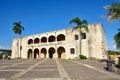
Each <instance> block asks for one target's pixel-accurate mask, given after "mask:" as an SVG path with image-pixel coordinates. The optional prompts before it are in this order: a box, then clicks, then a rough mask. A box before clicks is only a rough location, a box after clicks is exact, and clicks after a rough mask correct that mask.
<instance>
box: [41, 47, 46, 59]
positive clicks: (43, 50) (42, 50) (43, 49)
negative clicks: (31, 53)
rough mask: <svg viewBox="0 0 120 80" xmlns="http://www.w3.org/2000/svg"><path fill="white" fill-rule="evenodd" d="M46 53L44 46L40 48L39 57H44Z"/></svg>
mask: <svg viewBox="0 0 120 80" xmlns="http://www.w3.org/2000/svg"><path fill="white" fill-rule="evenodd" d="M46 54H47V50H46V49H45V48H42V49H41V54H40V56H41V58H46Z"/></svg>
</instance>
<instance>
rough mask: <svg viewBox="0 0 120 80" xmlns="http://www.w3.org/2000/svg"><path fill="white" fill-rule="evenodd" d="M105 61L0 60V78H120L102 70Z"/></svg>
mask: <svg viewBox="0 0 120 80" xmlns="http://www.w3.org/2000/svg"><path fill="white" fill-rule="evenodd" d="M104 66H105V63H104V62H99V61H87V60H84V61H82V60H63V59H16V60H0V80H120V74H117V73H116V72H107V71H105V70H104Z"/></svg>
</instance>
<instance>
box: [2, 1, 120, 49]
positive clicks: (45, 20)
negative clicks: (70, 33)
mask: <svg viewBox="0 0 120 80" xmlns="http://www.w3.org/2000/svg"><path fill="white" fill-rule="evenodd" d="M113 1H114V2H120V0H0V48H5V49H11V47H12V39H13V38H16V37H17V35H16V34H14V32H13V30H12V29H13V23H14V22H18V21H21V22H22V26H24V28H25V30H24V31H23V32H22V36H28V35H32V34H39V33H44V32H49V31H54V30H59V29H64V28H70V27H74V26H76V25H75V24H72V25H70V24H69V21H70V20H71V19H72V18H74V17H79V18H80V19H81V20H83V19H86V20H87V21H88V23H89V24H94V23H98V22H101V23H102V24H103V26H104V29H105V32H106V39H107V45H108V49H109V50H116V48H115V43H114V39H113V36H114V35H115V34H116V33H117V28H119V27H120V24H118V23H119V21H116V22H113V23H111V24H108V22H107V19H105V18H102V16H103V15H105V14H106V13H107V11H106V10H105V9H104V8H103V7H104V6H105V5H110V4H112V3H113Z"/></svg>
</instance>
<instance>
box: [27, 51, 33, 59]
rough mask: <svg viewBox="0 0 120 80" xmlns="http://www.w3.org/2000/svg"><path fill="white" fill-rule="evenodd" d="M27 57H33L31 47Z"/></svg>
mask: <svg viewBox="0 0 120 80" xmlns="http://www.w3.org/2000/svg"><path fill="white" fill-rule="evenodd" d="M27 58H28V59H29V58H32V49H29V50H28V55H27Z"/></svg>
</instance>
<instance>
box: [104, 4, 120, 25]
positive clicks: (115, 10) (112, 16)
mask: <svg viewBox="0 0 120 80" xmlns="http://www.w3.org/2000/svg"><path fill="white" fill-rule="evenodd" d="M105 9H106V10H107V11H108V13H107V14H106V15H105V17H107V18H108V22H109V23H111V22H113V21H115V20H120V2H119V3H113V4H112V5H107V6H105Z"/></svg>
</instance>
